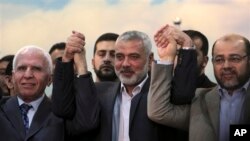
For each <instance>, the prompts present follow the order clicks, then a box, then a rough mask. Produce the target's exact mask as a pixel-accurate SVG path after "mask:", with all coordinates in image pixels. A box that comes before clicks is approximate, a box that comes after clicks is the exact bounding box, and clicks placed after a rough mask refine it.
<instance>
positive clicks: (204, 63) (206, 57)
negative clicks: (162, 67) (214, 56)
mask: <svg viewBox="0 0 250 141" xmlns="http://www.w3.org/2000/svg"><path fill="white" fill-rule="evenodd" d="M208 59H209V58H208V56H204V57H203V60H204V61H203V63H202V67H203V68H205V67H206V66H207V63H208Z"/></svg>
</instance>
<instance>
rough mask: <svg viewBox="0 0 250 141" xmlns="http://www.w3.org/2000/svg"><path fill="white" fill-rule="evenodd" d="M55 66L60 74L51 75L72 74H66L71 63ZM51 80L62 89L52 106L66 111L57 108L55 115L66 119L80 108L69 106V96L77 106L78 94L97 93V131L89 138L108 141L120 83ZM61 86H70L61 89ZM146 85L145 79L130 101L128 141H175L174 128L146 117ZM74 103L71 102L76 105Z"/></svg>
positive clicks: (90, 80) (85, 78) (147, 87)
mask: <svg viewBox="0 0 250 141" xmlns="http://www.w3.org/2000/svg"><path fill="white" fill-rule="evenodd" d="M57 67H60V68H61V69H60V70H61V71H59V70H58V72H55V74H56V73H59V72H60V74H58V76H61V77H63V76H64V77H65V76H69V75H72V74H69V72H71V73H73V71H69V70H70V69H72V68H73V64H72V65H71V66H70V65H69V64H67V63H66V64H65V63H57ZM65 72H67V73H65ZM57 79H59V78H57ZM54 81H55V82H57V83H54V85H53V86H54V87H60V88H62V89H59V88H58V89H57V92H53V97H52V98H53V100H54V102H55V104H57V105H61V107H66V109H68V110H65V109H62V108H61V109H60V107H57V108H56V110H57V112H56V113H57V114H58V115H60V116H64V117H66V118H70V117H71V116H72V115H74V114H72V113H74V112H72V111H75V109H81V108H80V107H79V108H78V107H77V104H76V105H74V104H72V102H74V101H73V100H72V97H75V99H77V101H79V103H81V101H82V100H83V99H82V97H80V96H81V95H84V94H86V93H91V94H92V95H95V94H98V99H99V102H100V103H99V108H100V116H99V120H100V124H99V128H96V130H94V131H93V132H91V134H90V135H93V138H95V137H96V140H97V141H112V118H113V109H114V102H115V99H116V96H117V94H118V93H120V82H101V83H96V84H94V83H93V80H92V78H91V75H88V76H87V75H84V76H81V77H80V79H77V80H75V81H76V82H75V84H74V85H73V80H72V79H66V78H65V79H64V81H56V80H54ZM63 83H64V84H68V85H69V86H72V87H71V88H70V87H64V84H63ZM79 84H81V85H79ZM149 84H150V80H149V79H148V80H147V82H146V83H145V85H144V86H143V88H142V91H141V93H140V94H138V95H136V96H135V97H134V98H133V100H132V103H131V109H130V123H129V124H130V125H129V128H130V129H129V136H130V141H167V140H169V141H173V140H175V139H174V138H175V129H173V128H169V127H167V126H163V125H160V124H156V123H155V122H153V121H151V120H150V119H149V118H148V116H147V95H148V90H149ZM91 85H92V86H91ZM59 93H60V95H59ZM72 93H74V94H72ZM63 98H64V100H63ZM73 99H74V98H73ZM77 101H76V102H75V103H77ZM75 106H76V107H75ZM94 106H95V104H94ZM70 107H71V108H70ZM74 108H75V109H74ZM82 110H84V109H82ZM79 136H80V135H78V136H77V140H80V138H79ZM83 136H84V135H83Z"/></svg>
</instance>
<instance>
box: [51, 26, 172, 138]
mask: <svg viewBox="0 0 250 141" xmlns="http://www.w3.org/2000/svg"><path fill="white" fill-rule="evenodd" d="M84 44H85V42H84V36H83V35H82V34H81V33H78V32H73V35H71V36H70V37H69V38H68V42H67V45H66V50H65V55H64V56H63V58H62V62H58V64H57V65H56V68H57V67H60V70H61V71H59V70H57V69H56V71H55V74H56V75H55V76H57V77H56V78H55V79H54V88H55V89H56V90H55V91H53V95H52V99H53V100H54V102H55V103H54V104H57V105H61V107H58V108H57V112H56V114H58V115H60V116H68V117H70V116H74V112H71V111H74V110H77V109H81V107H78V106H77V105H78V104H77V103H78V102H81V101H82V97H81V95H85V94H86V93H88V92H91V93H92V94H95V93H97V94H98V97H99V101H100V109H101V111H100V125H99V128H97V129H96V130H95V131H93V132H92V133H93V134H94V136H96V140H97V141H122V140H123V141H166V140H170V141H172V140H174V136H175V130H174V129H173V128H169V127H167V126H161V125H159V124H156V123H155V122H152V121H151V120H149V119H148V116H147V95H148V90H149V85H150V78H149V77H148V69H149V66H150V63H151V60H152V59H153V56H152V53H151V46H152V45H151V42H150V39H149V37H148V36H147V35H146V34H145V33H142V32H139V31H128V32H125V33H123V34H122V35H120V36H119V37H118V39H117V41H116V44H115V72H116V74H117V76H118V78H119V80H120V81H121V82H100V83H96V84H95V85H94V83H93V80H92V79H91V75H90V74H88V73H87V65H86V54H85V48H84ZM79 54H81V55H79ZM70 60H74V64H75V67H76V68H77V69H80V70H84V71H83V72H84V73H80V74H77V76H78V77H79V79H80V81H77V82H74V80H72V79H67V78H68V77H66V76H67V75H69V74H70V75H72V73H73V64H72V63H70ZM69 72H71V73H69ZM86 83H91V84H92V85H93V86H92V87H86V86H85V85H86ZM66 85H70V86H72V87H71V88H70V89H69V87H66ZM72 99H76V101H75V103H74V101H73V100H72ZM72 102H73V103H72ZM75 106H76V107H75ZM62 107H68V108H69V110H65V109H64V108H62ZM70 107H71V108H70Z"/></svg>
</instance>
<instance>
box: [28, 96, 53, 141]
mask: <svg viewBox="0 0 250 141" xmlns="http://www.w3.org/2000/svg"><path fill="white" fill-rule="evenodd" d="M50 113H51V102H50V100H49V98H48V97H47V96H45V97H44V99H43V101H42V102H41V104H40V105H39V106H38V109H37V111H36V113H35V115H34V117H33V120H32V123H31V126H30V129H29V132H28V135H27V137H26V139H28V138H29V137H31V136H32V135H34V134H35V133H36V132H38V131H39V130H40V129H41V128H42V127H43V126H44V124H45V121H46V120H47V119H48V117H49V114H50Z"/></svg>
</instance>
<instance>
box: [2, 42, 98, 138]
mask: <svg viewBox="0 0 250 141" xmlns="http://www.w3.org/2000/svg"><path fill="white" fill-rule="evenodd" d="M51 74H52V61H51V58H50V55H49V54H48V53H47V52H45V51H44V50H43V49H41V48H39V47H36V46H25V47H23V48H21V49H20V50H19V51H18V52H17V53H16V55H15V58H14V60H13V76H12V77H13V84H14V89H15V92H16V96H12V97H10V98H9V99H8V100H6V101H4V102H2V100H1V107H0V127H1V132H0V138H1V139H3V140H6V141H64V140H65V137H66V136H65V135H70V134H74V131H75V129H77V128H79V127H81V129H84V130H85V131H87V130H91V129H92V128H94V127H95V126H96V124H95V121H96V120H95V118H94V117H93V116H91V114H93V115H98V114H95V111H94V110H93V109H97V108H96V107H95V103H97V98H95V99H87V100H88V101H91V105H93V106H94V107H93V109H92V107H89V106H87V107H86V103H84V104H85V105H81V106H83V107H82V108H84V106H85V108H88V109H89V110H90V111H88V109H86V111H88V114H89V115H88V116H87V117H86V116H84V113H83V114H82V113H78V111H76V118H73V119H70V120H67V121H66V120H64V119H62V118H59V117H57V116H55V115H54V114H53V113H52V109H51V106H52V105H51V100H50V99H49V98H48V97H47V96H46V95H45V93H44V90H45V87H46V86H47V85H48V84H49V83H50V81H51ZM91 97H93V96H92V95H91ZM96 105H97V104H96ZM85 108H84V109H85ZM84 111H85V110H84ZM85 117H86V118H85ZM90 117H91V118H92V119H90ZM92 121H94V122H92ZM86 123H87V124H86ZM78 126H79V127H78Z"/></svg>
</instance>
